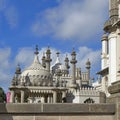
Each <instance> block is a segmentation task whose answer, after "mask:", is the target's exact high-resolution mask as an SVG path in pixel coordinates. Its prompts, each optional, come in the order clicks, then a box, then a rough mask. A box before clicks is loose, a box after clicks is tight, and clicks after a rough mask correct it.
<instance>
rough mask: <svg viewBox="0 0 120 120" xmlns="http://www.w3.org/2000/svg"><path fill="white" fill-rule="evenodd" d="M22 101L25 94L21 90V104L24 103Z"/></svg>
mask: <svg viewBox="0 0 120 120" xmlns="http://www.w3.org/2000/svg"><path fill="white" fill-rule="evenodd" d="M24 99H25V93H24V91H23V90H21V103H24Z"/></svg>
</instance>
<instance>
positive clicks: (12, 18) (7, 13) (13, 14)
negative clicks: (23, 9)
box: [0, 0, 18, 28]
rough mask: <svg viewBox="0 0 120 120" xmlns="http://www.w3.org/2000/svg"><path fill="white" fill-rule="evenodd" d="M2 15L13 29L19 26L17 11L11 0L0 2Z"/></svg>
mask: <svg viewBox="0 0 120 120" xmlns="http://www.w3.org/2000/svg"><path fill="white" fill-rule="evenodd" d="M0 14H2V16H4V18H5V20H6V22H7V24H8V25H9V26H10V27H11V28H15V27H16V26H17V25H18V12H17V9H16V7H15V6H13V5H11V3H10V1H9V0H0Z"/></svg>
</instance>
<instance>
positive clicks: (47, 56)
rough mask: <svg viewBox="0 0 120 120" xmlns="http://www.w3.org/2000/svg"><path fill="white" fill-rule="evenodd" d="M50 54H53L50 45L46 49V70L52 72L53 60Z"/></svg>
mask: <svg viewBox="0 0 120 120" xmlns="http://www.w3.org/2000/svg"><path fill="white" fill-rule="evenodd" d="M50 55H51V51H50V48H49V47H48V48H47V51H46V59H45V61H46V70H48V71H49V72H50V62H51V61H52V59H51V58H50Z"/></svg>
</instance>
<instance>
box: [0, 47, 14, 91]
mask: <svg viewBox="0 0 120 120" xmlns="http://www.w3.org/2000/svg"><path fill="white" fill-rule="evenodd" d="M10 55H11V49H10V48H0V86H1V87H3V88H4V89H5V90H7V88H6V86H8V85H9V84H10V81H11V76H12V75H11V73H10V70H11V69H12V65H11V64H12V63H11V62H10V61H9V60H10Z"/></svg>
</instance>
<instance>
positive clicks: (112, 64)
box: [104, 0, 120, 85]
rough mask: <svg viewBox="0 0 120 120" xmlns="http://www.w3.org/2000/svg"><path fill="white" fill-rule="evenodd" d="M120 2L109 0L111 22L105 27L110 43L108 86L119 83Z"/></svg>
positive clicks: (119, 0) (107, 22)
mask: <svg viewBox="0 0 120 120" xmlns="http://www.w3.org/2000/svg"><path fill="white" fill-rule="evenodd" d="M119 7H120V0H109V17H110V18H109V20H108V21H106V23H105V25H104V31H105V32H107V33H108V41H109V80H108V85H111V83H114V82H116V81H119V80H120V78H119V77H118V76H117V73H118V70H119V67H118V66H119V63H120V62H119V58H120V20H119V19H118V17H119V16H120V8H119ZM118 11H119V12H118Z"/></svg>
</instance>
